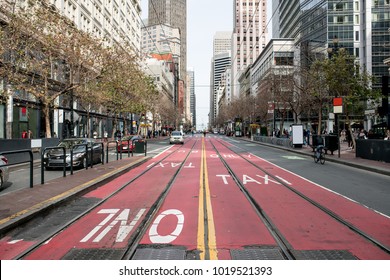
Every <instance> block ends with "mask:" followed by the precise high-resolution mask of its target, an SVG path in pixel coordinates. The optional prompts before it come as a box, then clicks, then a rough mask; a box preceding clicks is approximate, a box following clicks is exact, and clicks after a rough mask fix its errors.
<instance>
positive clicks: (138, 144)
mask: <svg viewBox="0 0 390 280" xmlns="http://www.w3.org/2000/svg"><path fill="white" fill-rule="evenodd" d="M133 153H139V154H141V153H145V156H146V141H137V140H136V141H134V149H133Z"/></svg>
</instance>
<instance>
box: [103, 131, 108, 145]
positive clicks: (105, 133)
mask: <svg viewBox="0 0 390 280" xmlns="http://www.w3.org/2000/svg"><path fill="white" fill-rule="evenodd" d="M107 140H108V132H107V131H106V130H105V131H104V142H107Z"/></svg>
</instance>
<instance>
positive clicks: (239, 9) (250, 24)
mask: <svg viewBox="0 0 390 280" xmlns="http://www.w3.org/2000/svg"><path fill="white" fill-rule="evenodd" d="M233 4H234V7H233V10H234V16H233V21H234V22H233V37H232V54H233V55H232V83H233V88H232V94H233V96H238V94H239V91H240V89H239V83H238V78H239V77H240V75H241V74H242V73H243V72H244V71H245V70H246V68H247V67H248V66H249V65H251V64H252V63H253V62H254V61H255V60H256V58H257V57H258V56H259V54H260V53H261V52H262V50H263V49H264V48H265V46H266V44H267V43H268V30H267V4H268V1H266V0H235V1H233Z"/></svg>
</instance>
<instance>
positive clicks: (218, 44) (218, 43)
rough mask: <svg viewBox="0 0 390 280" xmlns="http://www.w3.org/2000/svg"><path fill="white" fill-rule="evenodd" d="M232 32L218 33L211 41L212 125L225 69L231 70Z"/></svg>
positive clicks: (210, 121)
mask: <svg viewBox="0 0 390 280" xmlns="http://www.w3.org/2000/svg"><path fill="white" fill-rule="evenodd" d="M231 48H232V32H227V31H218V32H216V33H215V35H214V39H213V58H212V62H211V75H210V85H211V86H210V114H209V123H210V124H213V123H214V120H215V119H216V117H217V115H218V108H219V106H218V101H219V100H218V97H219V96H220V94H219V92H220V88H221V85H222V83H223V81H222V77H223V74H224V73H225V71H226V69H230V68H231Z"/></svg>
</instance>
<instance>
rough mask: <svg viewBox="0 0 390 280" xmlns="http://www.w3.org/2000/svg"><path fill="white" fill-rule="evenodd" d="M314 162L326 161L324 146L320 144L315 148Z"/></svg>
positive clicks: (322, 162)
mask: <svg viewBox="0 0 390 280" xmlns="http://www.w3.org/2000/svg"><path fill="white" fill-rule="evenodd" d="M314 162H315V163H318V162H320V163H321V164H324V163H325V153H324V146H323V145H318V146H317V147H316V148H315V150H314Z"/></svg>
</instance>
